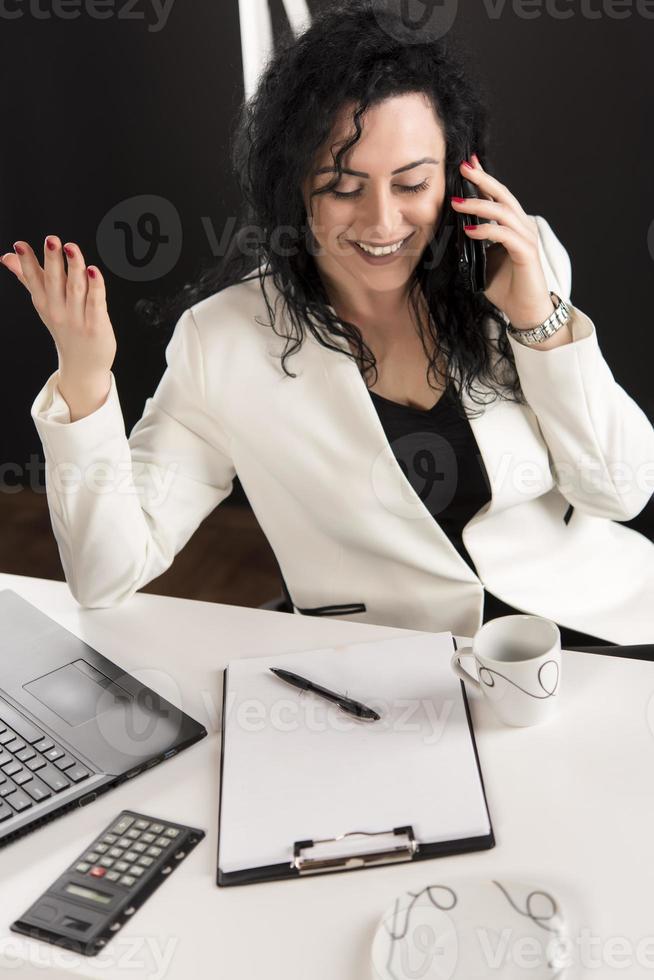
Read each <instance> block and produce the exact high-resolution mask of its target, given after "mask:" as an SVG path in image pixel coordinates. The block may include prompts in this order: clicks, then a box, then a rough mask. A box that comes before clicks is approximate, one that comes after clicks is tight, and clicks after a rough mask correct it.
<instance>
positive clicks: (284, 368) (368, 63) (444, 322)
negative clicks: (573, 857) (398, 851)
mask: <svg viewBox="0 0 654 980" xmlns="http://www.w3.org/2000/svg"><path fill="white" fill-rule="evenodd" d="M388 16H389V17H390V15H388ZM394 27H395V25H394V24H393V23H392V22H391V21H385V19H384V17H382V16H380V14H379V11H378V10H376V11H373V9H372V5H371V4H370V3H369V2H356V3H347V4H345V5H337V6H333V7H332V8H330V10H329V11H328V12H326V13H325V14H323V16H322V17H320V18H319V19H318V20H317V21H316V22H315V23H314V24H313V25H312V26H311V27H310V28H309V29H308V30H307V31H306V32H305V33H304V34H303V35H302V36H301V37H299V38H298V39H296V40H293V41H291V42H290V43H289V44H288V46H287V47H286V48H285V49H284V50H282V51H280V52H279V53H278V54H277V55H276V56H275V58H274V59H273V60H272V61H271V62H270V63H269V65H268V66H267V68H266V70H265V72H264V74H263V76H262V79H261V81H260V84H259V87H258V90H257V93H256V94H255V96H254V98H253V99H252V100H251V101H250V102H249V103H248V104H247V105H246V106H245V112H244V113H243V116H242V118H241V120H240V125H239V128H238V130H237V132H236V136H235V141H234V162H235V165H236V170H237V173H238V175H239V177H240V179H241V182H242V191H243V200H244V202H245V207H244V212H243V215H242V216H241V226H240V227H241V229H242V230H243V232H242V233H241V232H238V233H237V234H236V235H235V236H234V239H233V241H232V246H231V248H230V251H229V253H228V255H227V257H226V259H225V260H224V262H222V263H221V265H220V268H219V269H218V270H217V271H215V270H213V271H210V272H209V273H208V274H205V275H203V276H202V277H201V278H200V280H199V282H198V283H197V284H196V285H195V286H194V287H187V288H186V289H185V290H184V293H183V295H182V296H181V297H178V298H177V299H176V300H174V301H173V302H172V304H170V305H169V307H168V309H167V310H163V311H159V314H158V316H159V318H160V319H163V318H164V317H165V316H166V314H167V315H169V316H170V314H171V313H172V312H174V313H175V319H176V321H177V322H176V326H175V329H174V332H173V335H172V338H171V340H170V343H169V344H168V346H167V348H166V360H167V370H166V371H165V373H164V375H163V377H162V379H161V382H160V384H159V386H158V388H157V390H156V392H155V393H154V395H153V396H152V397H151V398H149V399H148V400H147V401H146V404H145V409H144V413H143V417H142V418H141V419H140V420H139V421H138V422H137V424H136V425H135V427H134V429H133V430H132V432H131V435H130V438H129V441H128V440H127V439H126V438H125V432H124V423H123V418H122V414H121V410H120V404H119V400H118V395H117V390H116V384H115V378H114V375H113V373H112V371H111V366H112V364H113V360H114V356H115V352H116V341H115V337H114V334H113V330H112V328H111V323H110V320H109V316H108V313H107V308H106V301H105V289H104V281H103V277H102V274H101V272H100V270H99V269H98V268H97V266H90V267H89V268H88V269H87V268H86V267H85V263H84V257H83V255H82V254H81V252H80V250H79V248H78V247H77V246H76V245H74V244H73V243H68V244H67V245H65V246H64V249H65V252H66V255H67V271H65V269H64V262H63V257H62V254H61V253H62V249H61V242H60V241H59V239H58V238H57V237H56V236H54V235H50V236H48V238H47V239H46V245H47V247H46V248H45V250H44V268H42V267H41V266H40V264H39V262H38V260H37V258H36V256H35V254H34V252H33V251H32V249H31V248H30V246H29V245H28V244H27V243H26V242H18V243H17V244H16V251H17V253H18V255H17V256H14V255H12V254H7V255H5V256H4V257H3V262H4V264H5V265H6V266H7V267H8V268H9V269H11V270H12V271H13V272H14V273H15V274H16V275H17V276H18V278H19V279H20V281H21V282H22V283H23V285H25V286H26V288H27V289H28V290H29V292H30V294H31V296H32V300H33V302H34V305H35V307H36V310H37V312H38V313H39V315H40V317H41V319H42V320H43V321H44V323H45V325H46V326H47V327H48V329H49V330H50V332H51V334H52V336H53V338H54V340H55V343H56V347H57V351H58V354H59V369H58V371H57V372H55V373H54V374H53V375H52V376H51V377H50V378H49V379H48V381H47V382H46V384H45V385H44V387H43V389H42V390H41V391H40V392H39V394H38V395H37V397H36V399H35V401H34V404H33V406H32V416H33V419H34V422H35V425H36V427H37V430H38V432H39V435H40V437H41V439H42V442H43V446H44V452H45V457H46V467H47V469H46V473H47V492H48V502H49V506H50V511H51V519H52V526H53V530H54V533H55V536H56V538H57V541H58V544H59V549H60V555H61V560H62V564H63V567H64V571H65V574H66V578H67V581H68V583H69V586H70V588H71V590H72V592H73V595H74V596H75V597H76V598H77V599H78V601H79V602H80V603H81V604H82V605H85V606H92V607H106V606H110V605H114V604H116V603H118V602H122V601H124V600H125V599H127V598H128V597H130V596H131V595H132V594H133V593H134V592H135V591H136V590H137V589H139V588H140V587H142V586H143V585H145V584H146V583H148V582H149V581H151V580H152V579H153V578H155V577H156V576H158V575H160V574H161V573H162V572H163V571H164V570H165V569H166V568H168V567H169V565H170V564H171V563H172V561H173V559H174V556H175V555H176V554H177V552H178V551H179V550H180V549H181V548H182V547H183V545H184V544H185V543H186V541H187V540H188V539H189V537H190V536H191V534H192V533H193V531H194V530H195V529H196V528H197V526H198V525H199V524H200V522H201V521H202V520H203V519H204V518H205V517H206V516H207V515H208V514H209V513H210V512H211V511H212V510H213V508H214V507H216V506H217V505H218V504H219V503H220V502H221V501H222V500H223V499H224V498H225V497H226V496H227V495H228V494H229V492H230V490H231V487H232V481H233V478H234V475H235V474H236V473H238V475H239V478H240V480H241V483H242V485H243V487H244V489H245V491H246V493H247V495H248V498H249V500H250V503H251V505H252V507H253V510H254V512H255V514H256V516H257V518H258V520H259V522H260V524H261V526H262V528H263V530H264V533H265V534H266V536H267V538H268V540H269V542H270V544H271V547H272V548H273V551H274V552H275V554H276V556H277V559H278V561H279V564H280V569H281V572H282V575H283V582H284V586H285V589H286V593H287V596H288V598H289V601H290V602H291V603H292V605H293V608H294V611H297V612H304V613H308V614H314V615H336V616H339V617H341V618H346V619H350V618H351V619H353V620H355V621H360V622H370V623H380V624H387V625H393V626H398V627H408V628H413V629H420V630H444V629H451V630H452V632H453V633H457V634H463V635H472V634H473V633H474V632H475V631H476V629H478V627H479V626H480V625H481V623H482V622H484V621H486V620H487V619H489V618H493V617H494V616H497V615H503V614H505V613H510V612H514V611H521V612H523V611H526V612H532V613H537V614H540V615H544V616H548V617H549V618H551V619H553V620H554V621H555V622H557V623H558V624H559V628H560V629H561V633H562V639H563V642H564V644H565V643H569V644H572V643H592V642H605V643H606V642H617V643H630V642H634V643H637V642H647V641H652V640H654V618H653V617H652V613H651V610H650V601H651V595H652V594H654V545H652V543H650V542H649V541H647V540H646V539H645V538H644V537H643V536H642V535H639V534H638V533H637V532H635V531H633V530H631V529H629V528H626V527H624V526H622V525H620V524H617V523H616V520H626V519H629V518H631V517H633V516H635V515H636V514H637V513H639V512H640V510H641V509H642V508H643V507H644V505H645V503H646V502H647V499H648V498H649V495H650V493H651V488H648V487H647V486H646V485H644V484H643V482H642V479H641V474H642V472H643V468H644V467H647V466H650V467H651V461H652V460H653V459H654V430H653V429H652V426H651V425H650V423H649V421H648V419H647V418H646V416H645V415H644V413H643V412H642V411H641V409H640V408H639V407H638V406H637V405H636V403H635V402H634V401H633V400H632V399H631V398H630V397H629V396H628V395H627V393H626V392H625V391H624V390H623V389H622V388H621V387H620V386H619V385H617V384H616V382H615V381H614V379H613V376H612V374H611V371H610V369H609V367H608V365H607V364H606V362H605V361H604V359H603V357H602V354H601V351H600V349H599V346H598V341H597V335H596V332H595V328H594V324H593V323H592V321H591V320H590V319H589V317H588V316H587V315H586V314H585V313H582V312H581V311H580V310H579V309H578V308H577V307H574V306H573V305H572V304H571V302H570V299H569V297H570V284H571V281H570V280H571V274H570V260H569V258H568V255H567V252H566V250H565V248H564V247H563V245H562V244H561V243H560V242H559V240H558V239H557V238H556V236H555V235H554V232H553V231H552V229H551V227H550V226H549V224H548V222H547V221H545V219H544V218H542V217H540V216H531V215H527V214H526V213H525V211H524V210H523V208H522V206H521V205H520V203H519V201H518V200H517V199H516V197H515V196H514V195H513V194H512V193H511V191H510V190H509V189H508V188H507V187H506V186H505V185H504V184H502V183H501V182H500V181H499V180H498V179H497V178H495V177H494V176H492V175H491V174H490V172H488V171H487V170H486V169H484V167H483V166H482V163H481V161H482V160H487V157H486V147H487V143H486V113H485V110H484V106H483V103H482V101H481V98H480V96H479V89H478V85H476V84H475V83H473V81H472V80H471V79H470V77H469V73H468V71H467V69H464V66H463V64H462V62H461V60H460V58H459V57H458V56H457V55H455V54H454V53H453V52H452V51H451V50H450V48H449V45H448V44H446V42H445V41H443V40H438V41H433V42H428V43H424V44H403V43H402V42H400V41H398V40H397V31H396V30H395V29H394ZM467 145H470V146H471V147H473V148H475V149H476V154H475V155H473V157H472V160H471V161H465V160H464V159H463V155H464V149H465V147H466V146H467ZM459 175H461V176H465V177H466V178H467V179H468V180H469V181H470V182H471V183H473V184H474V185H475V187H476V189H477V193H478V195H479V197H478V198H474V197H470V196H467V197H465V198H464V199H463V200H459V199H457V197H458V196H460V195H455V194H454V191H455V188H456V179H457V177H458V176H459ZM458 215H465V216H470V217H472V216H473V215H477V216H478V217H479V218H480V219H484V223H482V224H481V225H480V226H475V225H472V226H471V227H470V228H469V229H468V230H467V232H466V234H467V235H469V236H470V239H471V240H472V239H473V238H478V239H480V240H482V241H485V242H486V243H487V246H488V251H487V263H488V278H487V287H486V289H485V291H484V292H483V293H473V292H471V291H470V289H469V288H467V287H466V285H465V283H464V282H463V281H462V280H461V279H460V277H459V276H458V273H457V263H458V253H457V247H456V236H455V235H453V234H452V230H453V227H454V222H455V221H456V220H457V216H458ZM254 230H256V234H255V233H254ZM376 246H386V248H385V249H384V248H382V249H381V251H382V252H384V251H386V252H387V254H386V255H382V257H377V258H376V257H374V255H371V254H370V253H371V252H374V251H375V248H376ZM377 251H379V249H377ZM561 301H564V302H563V303H561ZM566 302H567V305H568V310H567V312H566ZM559 306H560V307H561V309H560V310H559V313H561V311H563V316H560V317H559V316H558V315H557V316H555V318H554V320H553V321H552V325H553V327H555V328H556V329H554V332H552V333H551V335H550V336H549V337H547V338H546V339H545V340H542V339H540V340H538V341H537V342H534V335H533V334H529V333H527V331H529V330H530V329H531V328H534V327H535V326H536V325H539V324H541V323H543V322H544V321H546V320H548V319H549V318H551V315H552V314H553V313H555V311H556V310H557V309H558V307H559ZM152 309H153V307H152V306H149V307H148V310H149V311H150V312H152ZM155 315H157V313H156V309H155ZM510 329H513V330H514V331H515V333H510V332H509V331H510ZM538 336H539V337H542V334H539V335H538ZM291 368H292V370H291ZM479 395H481V396H482V397H481V398H478V397H477V396H479ZM475 406H476V407H477V410H476V411H475ZM479 409H480V410H479ZM615 465H620V466H622V471H621V473H620V474H619V476H620V480H621V482H618V479H617V477H616V475H615V473H614V469H615ZM625 469H626V470H627V471H628V473H627V474H626V478H625V472H624V471H625ZM485 587H486V588H485Z"/></svg>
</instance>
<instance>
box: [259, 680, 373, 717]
mask: <svg viewBox="0 0 654 980" xmlns="http://www.w3.org/2000/svg"><path fill="white" fill-rule="evenodd" d="M270 670H272V672H273V674H276V675H277V677H281V679H282V680H283V681H286V682H287V683H288V684H292V685H293V687H299V688H300V690H302V691H313V693H314V694H319V695H320V696H321V697H323V698H327V700H328V701H334V702H335V703H336V704H337V705H338V706H339V708H342V709H343V711H347V713H348V714H349V715H354V716H355V717H356V718H361V719H365V720H366V721H378V720H379V718H380V717H381V715H378V714H377V712H376V711H373V709H372V708H367V707H366V706H365V704H361V702H360V701H353V700H352V698H347V697H345V695H344V694H337V693H336V692H335V691H329V690H328V689H327V688H326V687H321V686H320V684H314V683H313V681H310V680H307V678H306V677H300V675H299V674H294V673H293V672H292V671H290V670H282V669H281V668H279V667H271V668H270Z"/></svg>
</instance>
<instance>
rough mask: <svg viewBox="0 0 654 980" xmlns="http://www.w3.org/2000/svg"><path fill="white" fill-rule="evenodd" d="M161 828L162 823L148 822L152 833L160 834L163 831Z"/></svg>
mask: <svg viewBox="0 0 654 980" xmlns="http://www.w3.org/2000/svg"><path fill="white" fill-rule="evenodd" d="M163 829H164V825H163V824H162V823H153V824H150V830H151V831H152V833H153V834H160V833H161V832H162V831H163Z"/></svg>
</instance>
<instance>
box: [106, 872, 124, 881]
mask: <svg viewBox="0 0 654 980" xmlns="http://www.w3.org/2000/svg"><path fill="white" fill-rule="evenodd" d="M105 878H106V879H107V881H118V879H119V878H120V874H119V873H118V872H117V871H107V873H106V875H105Z"/></svg>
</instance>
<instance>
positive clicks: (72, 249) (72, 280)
mask: <svg viewBox="0 0 654 980" xmlns="http://www.w3.org/2000/svg"><path fill="white" fill-rule="evenodd" d="M64 252H65V253H66V259H67V261H68V278H67V280H66V318H67V322H68V323H70V324H74V323H78V324H81V323H83V322H84V310H85V307H86V294H87V292H88V276H87V274H86V265H85V264H84V256H83V255H82V253H81V251H80V249H79V248H78V246H77V245H74V244H73V243H72V242H67V243H66V244H65V245H64Z"/></svg>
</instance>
